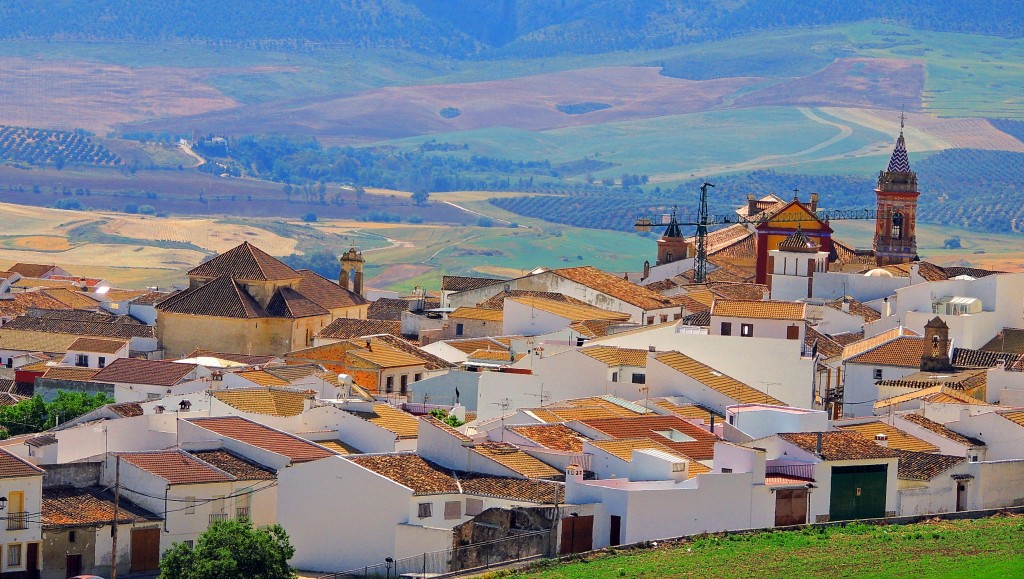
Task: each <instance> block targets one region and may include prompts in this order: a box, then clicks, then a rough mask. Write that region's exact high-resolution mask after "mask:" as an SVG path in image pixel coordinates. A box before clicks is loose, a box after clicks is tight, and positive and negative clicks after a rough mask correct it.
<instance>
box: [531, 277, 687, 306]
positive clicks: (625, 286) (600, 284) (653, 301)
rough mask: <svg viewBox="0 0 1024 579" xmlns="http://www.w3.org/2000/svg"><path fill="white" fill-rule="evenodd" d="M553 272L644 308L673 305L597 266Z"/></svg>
mask: <svg viewBox="0 0 1024 579" xmlns="http://www.w3.org/2000/svg"><path fill="white" fill-rule="evenodd" d="M551 273H553V274H555V275H557V276H559V277H563V278H565V279H568V280H570V281H574V282H576V283H578V284H580V285H584V286H587V287H589V288H591V289H594V290H597V291H599V292H601V293H603V294H605V295H609V296H611V297H613V298H616V299H619V300H622V301H624V302H626V303H627V304H631V305H633V306H636V307H638V308H641V309H643V310H656V309H659V308H664V307H667V306H669V305H671V304H670V303H669V301H668V300H667V298H665V296H663V295H661V294H659V293H658V292H656V291H653V290H650V289H647V288H645V287H643V286H638V285H636V284H635V283H632V282H629V281H626V280H624V279H622V278H620V277H619V276H617V275H612V274H610V273H607V272H604V271H601V270H599V269H597V268H596V267H591V266H583V267H567V268H563V269H554V270H551Z"/></svg>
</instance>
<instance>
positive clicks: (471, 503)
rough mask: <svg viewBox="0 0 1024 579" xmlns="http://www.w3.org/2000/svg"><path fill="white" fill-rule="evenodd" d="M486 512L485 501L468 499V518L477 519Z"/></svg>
mask: <svg viewBox="0 0 1024 579" xmlns="http://www.w3.org/2000/svg"><path fill="white" fill-rule="evenodd" d="M482 512H484V501H483V499H466V516H467V517H475V516H477V515H479V514H480V513H482Z"/></svg>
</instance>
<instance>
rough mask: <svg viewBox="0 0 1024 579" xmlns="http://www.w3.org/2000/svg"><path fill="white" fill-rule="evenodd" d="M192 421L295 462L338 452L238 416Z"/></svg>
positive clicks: (315, 458)
mask: <svg viewBox="0 0 1024 579" xmlns="http://www.w3.org/2000/svg"><path fill="white" fill-rule="evenodd" d="M188 421H189V422H191V423H192V424H195V425H196V426H199V427H201V428H205V429H207V430H210V431H212V432H215V433H217V434H219V435H221V436H225V437H227V438H233V439H235V440H238V441H241V442H244V443H245V444H249V445H251V446H255V447H256V448H262V449H263V450H268V451H270V452H274V453H277V454H281V455H284V456H286V457H288V458H290V459H291V461H292V462H293V463H300V462H308V461H311V460H318V459H321V458H326V457H328V456H334V453H333V452H331V451H329V450H327V449H326V448H321V447H320V446H317V445H316V444H313V443H312V442H309V441H308V440H303V439H301V438H299V437H297V436H294V435H291V434H287V433H285V432H281V431H280V430H274V429H273V428H270V427H267V426H263V425H262V424H259V423H256V422H253V421H251V420H246V419H245V418H241V417H238V416H223V417H217V418H190V419H189V420H188Z"/></svg>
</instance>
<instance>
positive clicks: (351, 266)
mask: <svg viewBox="0 0 1024 579" xmlns="http://www.w3.org/2000/svg"><path fill="white" fill-rule="evenodd" d="M340 261H341V274H340V275H339V276H338V285H340V286H341V287H343V288H345V289H350V288H349V281H350V278H351V285H352V287H351V291H352V292H354V293H357V294H359V295H363V265H364V264H366V260H365V259H363V254H362V252H359V251H356V248H354V247H352V248H350V249H349V250H348V251H346V252H345V253H344V254H343V255H342V256H341V258H340Z"/></svg>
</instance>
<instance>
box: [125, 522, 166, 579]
mask: <svg viewBox="0 0 1024 579" xmlns="http://www.w3.org/2000/svg"><path fill="white" fill-rule="evenodd" d="M159 568H160V528H159V527H153V528H151V529H132V566H131V572H132V573H137V572H142V571H156V570H157V569H159Z"/></svg>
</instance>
